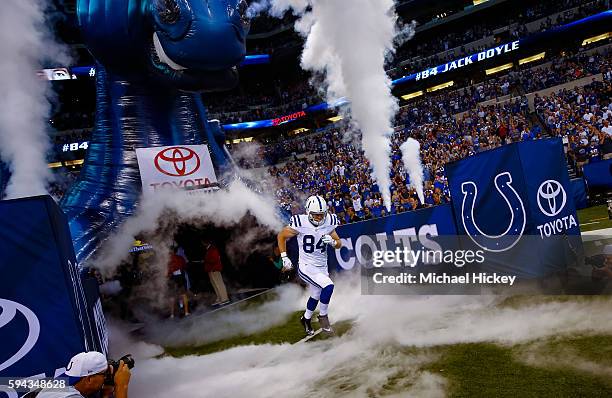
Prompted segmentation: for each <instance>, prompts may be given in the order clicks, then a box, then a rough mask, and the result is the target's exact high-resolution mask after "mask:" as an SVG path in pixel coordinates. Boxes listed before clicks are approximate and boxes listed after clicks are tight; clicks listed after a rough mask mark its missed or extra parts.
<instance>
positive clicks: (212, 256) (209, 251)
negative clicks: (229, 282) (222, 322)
mask: <svg viewBox="0 0 612 398" xmlns="http://www.w3.org/2000/svg"><path fill="white" fill-rule="evenodd" d="M202 244H203V247H204V271H206V272H207V273H208V277H209V278H210V283H211V284H212V287H213V289H214V290H215V294H216V295H217V300H216V301H215V302H214V303H213V305H214V306H217V305H224V304H227V303H229V302H230V299H229V296H228V295H227V289H226V287H225V283H224V282H223V276H222V275H221V271H223V264H222V263H221V254H220V253H219V249H217V247H216V246H215V245H214V244H213V242H212V240H210V239H209V238H205V239H204V240H203V241H202Z"/></svg>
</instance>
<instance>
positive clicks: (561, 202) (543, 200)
mask: <svg viewBox="0 0 612 398" xmlns="http://www.w3.org/2000/svg"><path fill="white" fill-rule="evenodd" d="M566 199H567V194H566V193H565V189H563V186H562V185H561V184H560V183H559V181H556V180H546V181H544V182H543V183H542V184H540V187H539V188H538V207H539V208H540V211H541V212H542V213H544V214H546V215H547V216H549V217H554V216H556V215H557V214H559V213H561V210H563V208H564V207H565V201H566Z"/></svg>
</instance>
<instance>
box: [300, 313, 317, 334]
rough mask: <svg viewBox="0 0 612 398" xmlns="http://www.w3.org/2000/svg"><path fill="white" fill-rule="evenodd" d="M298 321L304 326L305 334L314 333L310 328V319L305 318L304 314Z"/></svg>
mask: <svg viewBox="0 0 612 398" xmlns="http://www.w3.org/2000/svg"><path fill="white" fill-rule="evenodd" d="M300 323H301V324H302V326H303V327H304V332H306V335H308V336H312V335H313V334H314V330H313V329H312V325H311V324H310V319H306V318H305V317H304V315H302V317H301V318H300Z"/></svg>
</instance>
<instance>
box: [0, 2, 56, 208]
mask: <svg viewBox="0 0 612 398" xmlns="http://www.w3.org/2000/svg"><path fill="white" fill-rule="evenodd" d="M45 6H46V2H45V1H43V0H19V1H5V2H3V3H2V12H0V37H2V40H1V41H0V53H1V54H2V60H1V61H0V92H1V93H2V95H1V96H0V158H1V159H2V160H3V161H4V162H6V163H7V164H8V167H9V169H10V171H11V179H10V181H9V183H8V185H7V188H6V196H7V198H17V197H23V196H31V195H41V194H45V193H46V192H47V191H46V185H47V182H48V181H49V180H50V179H51V173H50V171H49V168H48V167H47V160H46V158H47V151H48V149H49V147H50V143H49V137H48V131H47V120H48V116H49V111H50V103H49V100H48V98H49V84H48V82H46V81H44V80H41V79H40V78H39V77H38V76H37V74H36V71H38V70H40V69H41V67H42V62H43V60H54V61H57V62H68V61H67V59H66V58H67V57H66V56H65V55H64V54H65V53H64V51H63V49H62V48H61V47H60V46H59V45H57V44H56V43H54V42H53V40H52V35H51V32H49V30H48V28H47V26H46V25H45V15H44V7H45Z"/></svg>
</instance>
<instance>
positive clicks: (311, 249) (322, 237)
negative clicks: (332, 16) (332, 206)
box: [278, 196, 342, 336]
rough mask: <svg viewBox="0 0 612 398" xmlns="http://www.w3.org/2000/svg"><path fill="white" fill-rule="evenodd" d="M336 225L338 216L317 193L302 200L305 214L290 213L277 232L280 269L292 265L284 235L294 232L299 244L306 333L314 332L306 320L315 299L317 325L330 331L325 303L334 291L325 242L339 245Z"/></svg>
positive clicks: (289, 236)
mask: <svg viewBox="0 0 612 398" xmlns="http://www.w3.org/2000/svg"><path fill="white" fill-rule="evenodd" d="M338 225H340V221H339V220H338V217H336V215H334V214H329V213H328V212H327V204H326V203H325V200H324V199H323V198H322V197H320V196H311V197H309V198H308V199H307V200H306V214H298V215H294V216H292V217H291V222H290V223H289V225H288V226H286V227H285V228H283V230H282V231H281V232H280V233H279V234H278V247H279V249H280V252H281V258H282V260H283V271H289V270H291V269H293V264H292V263H291V260H290V259H289V257H288V256H287V239H289V238H292V237H294V236H297V241H298V246H299V262H298V270H297V272H298V275H299V277H300V278H301V279H302V280H303V281H304V282H306V284H307V285H308V288H309V291H310V298H309V299H308V302H307V303H306V311H305V312H304V315H303V316H302V317H301V318H300V322H301V323H302V326H303V327H304V331H305V332H306V334H307V335H309V336H311V335H313V334H314V331H313V329H312V326H311V323H310V321H311V318H312V314H313V313H314V310H315V309H316V308H317V304H319V301H320V302H321V305H320V306H319V317H318V319H319V324H320V325H321V329H322V330H323V331H324V332H327V333H332V328H331V326H330V324H329V319H328V316H327V307H328V305H329V301H330V299H331V295H332V293H333V291H334V283H333V282H332V280H331V279H330V278H329V273H328V269H327V246H328V245H329V246H331V247H333V248H334V249H340V248H341V247H342V243H341V242H340V238H339V237H338V234H337V233H336V231H335V229H336V227H337V226H338Z"/></svg>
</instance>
